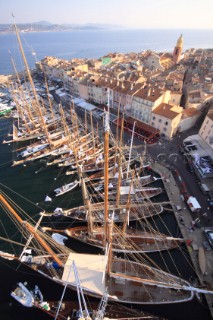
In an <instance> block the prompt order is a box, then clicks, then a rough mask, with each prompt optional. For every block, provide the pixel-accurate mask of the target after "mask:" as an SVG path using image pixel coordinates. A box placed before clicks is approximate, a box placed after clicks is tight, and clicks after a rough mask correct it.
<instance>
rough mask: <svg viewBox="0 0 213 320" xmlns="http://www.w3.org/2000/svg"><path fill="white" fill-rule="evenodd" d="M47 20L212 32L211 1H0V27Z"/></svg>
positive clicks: (58, 22)
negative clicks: (210, 30) (1, 25)
mask: <svg viewBox="0 0 213 320" xmlns="http://www.w3.org/2000/svg"><path fill="white" fill-rule="evenodd" d="M11 13H13V14H14V16H15V20H16V23H31V22H37V21H42V20H45V21H49V22H51V23H56V24H62V23H71V24H86V23H101V24H113V25H120V26H123V27H126V28H136V29H144V28H147V29H150V28H152V29H155V28H159V29H160V28H161V29H180V28H181V29H213V0H0V24H1V23H13V20H12V17H11Z"/></svg>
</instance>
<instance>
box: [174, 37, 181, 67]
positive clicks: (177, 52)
mask: <svg viewBox="0 0 213 320" xmlns="http://www.w3.org/2000/svg"><path fill="white" fill-rule="evenodd" d="M182 50H183V35H182V34H181V35H180V37H179V38H178V40H177V44H176V46H175V48H174V51H173V61H174V62H175V63H178V62H179V61H180V58H181V54H182Z"/></svg>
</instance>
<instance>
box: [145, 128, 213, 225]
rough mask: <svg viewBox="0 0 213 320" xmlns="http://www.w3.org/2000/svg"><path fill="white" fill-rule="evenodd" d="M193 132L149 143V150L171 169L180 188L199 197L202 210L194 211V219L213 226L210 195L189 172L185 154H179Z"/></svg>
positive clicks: (155, 157) (155, 158) (154, 157)
mask: <svg viewBox="0 0 213 320" xmlns="http://www.w3.org/2000/svg"><path fill="white" fill-rule="evenodd" d="M197 131H198V129H197V128H196V132H197ZM193 133H194V132H193V131H191V132H186V133H183V134H181V135H179V136H178V137H174V138H173V139H172V140H171V141H170V142H166V141H162V140H161V141H160V142H158V143H157V144H155V145H149V146H148V152H149V154H150V155H151V156H152V158H153V159H154V160H155V161H160V162H161V164H164V165H165V166H166V167H168V168H170V169H171V171H172V173H173V175H174V178H175V180H176V183H177V185H178V186H179V188H180V189H186V191H187V193H188V195H191V196H194V197H195V198H197V200H198V202H199V203H200V205H201V210H200V213H199V214H195V213H192V219H194V218H197V217H199V218H200V219H201V220H202V223H203V226H210V225H211V226H213V211H212V208H209V207H208V201H207V200H208V196H207V195H205V194H203V193H202V191H201V189H200V187H199V184H198V182H199V180H198V178H197V176H196V175H194V174H192V173H190V172H189V170H188V168H187V165H186V162H185V160H184V158H183V156H181V155H180V154H179V151H180V146H181V144H182V141H183V140H184V139H185V137H187V136H188V135H190V134H193ZM205 213H206V215H205ZM203 214H204V216H203Z"/></svg>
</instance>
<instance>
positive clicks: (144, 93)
mask: <svg viewBox="0 0 213 320" xmlns="http://www.w3.org/2000/svg"><path fill="white" fill-rule="evenodd" d="M163 93H164V92H162V90H159V89H158V88H156V87H147V88H143V89H141V90H139V91H138V92H136V93H135V97H139V98H142V99H144V100H148V101H152V102H154V101H156V100H157V99H159V97H161V96H162V95H163Z"/></svg>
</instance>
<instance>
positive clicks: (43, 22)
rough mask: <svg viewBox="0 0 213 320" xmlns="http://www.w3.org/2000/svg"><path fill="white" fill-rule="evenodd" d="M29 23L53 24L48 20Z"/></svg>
mask: <svg viewBox="0 0 213 320" xmlns="http://www.w3.org/2000/svg"><path fill="white" fill-rule="evenodd" d="M28 24H41V25H43V26H50V25H52V23H51V22H48V21H37V22H32V23H28Z"/></svg>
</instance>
